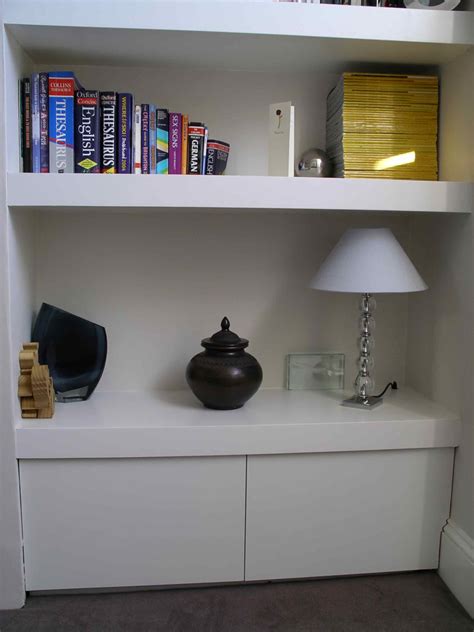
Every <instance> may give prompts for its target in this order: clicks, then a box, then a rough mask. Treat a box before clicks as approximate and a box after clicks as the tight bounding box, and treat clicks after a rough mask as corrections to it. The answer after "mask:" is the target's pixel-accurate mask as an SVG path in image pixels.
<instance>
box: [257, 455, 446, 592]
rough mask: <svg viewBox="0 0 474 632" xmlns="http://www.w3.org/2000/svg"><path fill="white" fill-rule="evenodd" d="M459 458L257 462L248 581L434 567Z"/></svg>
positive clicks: (317, 458) (319, 457)
mask: <svg viewBox="0 0 474 632" xmlns="http://www.w3.org/2000/svg"><path fill="white" fill-rule="evenodd" d="M453 452H454V451H453V450H452V449H435V450H406V451H393V452H370V453H369V452H358V453H351V454H347V453H346V454H316V455H298V456H293V455H285V456H251V457H249V458H248V468H247V535H246V580H260V579H281V578H289V577H318V576H325V575H348V574H360V573H380V572H391V571H405V570H415V569H427V568H436V567H437V566H438V550H439V539H440V534H441V529H442V528H443V525H444V524H445V522H446V520H447V518H448V516H449V501H450V494H451V474H452V464H453Z"/></svg>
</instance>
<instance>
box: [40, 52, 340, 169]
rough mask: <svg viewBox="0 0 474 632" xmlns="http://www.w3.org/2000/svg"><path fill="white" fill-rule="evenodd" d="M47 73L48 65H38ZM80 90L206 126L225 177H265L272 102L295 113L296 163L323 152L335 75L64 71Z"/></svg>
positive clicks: (119, 69) (82, 68) (85, 68)
mask: <svg viewBox="0 0 474 632" xmlns="http://www.w3.org/2000/svg"><path fill="white" fill-rule="evenodd" d="M217 54H218V51H216V55H217ZM41 68H42V69H44V70H51V66H50V65H48V66H42V67H41ZM67 69H72V70H74V72H75V73H76V76H77V77H78V79H79V80H80V82H81V83H82V84H83V85H84V87H85V88H87V89H90V90H115V91H119V92H131V93H132V94H133V95H134V97H135V102H136V103H154V104H155V105H157V106H159V107H165V108H168V109H170V110H171V111H177V112H182V113H184V114H188V115H189V120H190V121H201V122H204V123H206V124H207V126H208V127H209V134H210V136H209V137H210V138H217V139H219V140H224V141H227V142H229V143H230V144H231V153H230V158H229V163H228V168H227V171H226V173H227V174H228V175H234V174H238V175H267V173H268V167H267V154H268V112H269V106H270V104H271V103H278V102H281V101H291V102H292V103H293V104H294V105H295V109H296V117H295V120H296V124H295V130H296V131H295V153H296V159H298V157H299V156H300V154H301V153H302V152H303V151H305V150H306V149H309V148H310V147H314V146H316V147H321V148H323V149H324V146H325V139H326V96H327V94H328V92H329V91H330V89H331V88H332V87H333V86H334V85H335V84H336V81H337V76H336V75H332V74H327V73H308V72H304V73H301V72H300V73H298V72H292V73H290V72H285V73H282V72H278V69H276V70H275V72H273V73H272V72H269V73H267V72H265V73H262V72H254V73H252V72H239V71H222V70H221V71H215V70H184V69H181V68H173V69H169V68H123V67H113V66H109V67H101V66H76V67H74V66H68V67H67Z"/></svg>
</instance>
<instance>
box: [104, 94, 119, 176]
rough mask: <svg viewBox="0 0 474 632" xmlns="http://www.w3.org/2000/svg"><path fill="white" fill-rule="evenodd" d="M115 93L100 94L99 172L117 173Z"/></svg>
mask: <svg viewBox="0 0 474 632" xmlns="http://www.w3.org/2000/svg"><path fill="white" fill-rule="evenodd" d="M116 108H117V100H116V95H115V92H101V93H100V172H101V173H117V145H116V129H117V117H116Z"/></svg>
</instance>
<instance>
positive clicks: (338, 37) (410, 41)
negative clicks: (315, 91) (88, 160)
mask: <svg viewBox="0 0 474 632" xmlns="http://www.w3.org/2000/svg"><path fill="white" fill-rule="evenodd" d="M5 4H6V10H5V22H6V23H7V24H8V25H9V28H10V29H11V31H12V32H13V34H14V35H15V37H16V38H17V39H18V41H19V42H20V44H21V45H22V46H24V47H25V49H26V50H27V51H28V52H29V53H30V54H31V55H32V56H33V57H34V58H36V59H37V60H38V61H46V62H56V63H58V62H59V63H81V62H84V61H88V62H91V63H98V61H99V63H105V64H114V63H115V64H123V65H140V66H142V65H145V64H148V65H150V64H152V65H160V64H161V65H162V64H166V65H183V64H187V65H190V63H192V65H194V66H196V65H198V66H201V67H216V66H218V67H221V68H231V69H255V70H257V69H258V70H272V69H274V68H277V67H284V68H291V69H295V68H298V69H301V68H310V69H315V68H319V69H320V68H321V67H328V66H330V67H332V68H335V67H338V68H340V67H341V66H343V65H344V64H347V62H350V61H357V62H361V61H362V62H366V61H367V60H373V61H377V62H378V63H384V62H385V63H387V62H391V63H412V64H416V63H417V64H436V63H441V62H444V61H447V60H450V59H453V58H454V57H455V56H456V55H459V54H460V53H462V52H463V51H464V50H466V48H467V47H468V46H469V45H472V43H473V35H472V24H473V21H472V18H473V16H472V13H467V12H438V11H416V10H410V9H406V10H403V11H391V12H390V19H389V20H388V19H387V16H386V15H385V12H384V11H380V10H379V9H376V8H371V7H347V6H344V7H338V6H328V5H312V4H307V5H306V4H305V5H297V6H295V5H292V4H286V3H280V4H275V3H271V2H269V3H255V2H178V3H177V2H150V1H149V0H141V1H134V2H133V3H130V2H127V1H126V0H120V1H118V0H115V1H114V2H104V1H102V2H97V1H95V0H82V1H81V2H79V1H78V0H75V1H73V0H43V1H42V2H38V1H37V0H23V1H22V2H18V1H16V0H6V2H5ZM111 5H113V9H111ZM216 51H218V52H217V53H216Z"/></svg>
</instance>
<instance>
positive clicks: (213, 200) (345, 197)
mask: <svg viewBox="0 0 474 632" xmlns="http://www.w3.org/2000/svg"><path fill="white" fill-rule="evenodd" d="M71 191H74V194H73V195H71ZM8 204H9V206H10V207H12V208H15V207H20V208H22V207H26V208H34V209H38V210H41V209H46V210H47V209H58V210H60V211H64V212H67V211H69V210H74V209H98V210H100V211H101V212H107V210H108V209H113V210H115V209H132V208H149V209H155V210H163V209H164V210H166V209H173V210H175V209H180V208H181V209H192V210H196V211H197V210H200V209H220V210H232V209H252V210H255V211H257V210H262V209H263V210H288V211H290V210H334V211H380V212H410V213H471V212H472V210H473V187H472V184H471V183H469V182H423V181H418V180H415V181H410V180H386V181H382V180H375V179H373V180H370V179H344V178H280V177H268V176H267V177H265V176H261V175H260V176H259V175H256V176H249V175H241V176H220V177H214V178H213V177H209V176H184V175H181V176H176V177H167V178H166V177H165V178H163V177H159V176H157V177H152V176H146V175H143V176H137V175H116V176H114V177H113V178H107V177H104V176H103V174H89V175H87V177H85V176H84V175H83V174H61V175H58V174H28V173H21V174H19V173H16V174H15V173H10V174H9V175H8Z"/></svg>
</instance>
